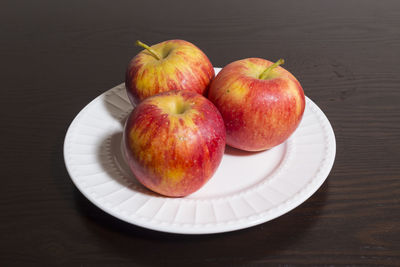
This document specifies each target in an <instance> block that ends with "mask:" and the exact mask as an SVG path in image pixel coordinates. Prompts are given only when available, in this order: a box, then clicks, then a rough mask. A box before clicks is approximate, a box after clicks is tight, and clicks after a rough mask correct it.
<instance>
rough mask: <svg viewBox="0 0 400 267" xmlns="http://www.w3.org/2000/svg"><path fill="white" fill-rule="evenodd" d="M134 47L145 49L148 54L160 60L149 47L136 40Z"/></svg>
mask: <svg viewBox="0 0 400 267" xmlns="http://www.w3.org/2000/svg"><path fill="white" fill-rule="evenodd" d="M135 45H137V46H140V47H143V48H144V49H146V50H147V51H149V53H150V54H152V56H154V57H155V58H156V59H158V60H160V59H161V57H160V56H159V55H158V54H157V53H156V51H154V50H153V49H152V48H151V47H150V46H148V45H147V44H144V43H142V42H141V41H139V40H137V41H136V43H135Z"/></svg>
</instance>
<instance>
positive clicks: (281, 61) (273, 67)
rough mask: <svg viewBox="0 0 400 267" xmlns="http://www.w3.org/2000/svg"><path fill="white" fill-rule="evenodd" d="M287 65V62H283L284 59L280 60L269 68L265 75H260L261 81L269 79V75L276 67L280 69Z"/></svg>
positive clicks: (264, 72)
mask: <svg viewBox="0 0 400 267" xmlns="http://www.w3.org/2000/svg"><path fill="white" fill-rule="evenodd" d="M284 63H285V60H283V59H282V58H281V59H279V60H278V61H277V62H275V63H274V64H272V65H271V66H269V67H268V68H266V69H265V70H264V71H263V73H261V75H260V77H259V78H260V79H262V80H264V79H267V78H268V75H269V74H270V72H271V71H272V70H273V69H275V68H276V67H278V66H279V65H282V64H284Z"/></svg>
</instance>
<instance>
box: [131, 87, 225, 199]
mask: <svg viewBox="0 0 400 267" xmlns="http://www.w3.org/2000/svg"><path fill="white" fill-rule="evenodd" d="M124 142H125V153H126V158H127V159H128V163H129V167H130V168H131V170H132V172H133V173H134V175H135V176H136V178H137V179H138V181H139V182H141V183H142V184H143V185H144V186H145V187H147V188H148V189H150V190H152V191H154V192H157V193H159V194H162V195H165V196H170V197H182V196H186V195H188V194H191V193H193V192H195V191H197V190H198V189H199V188H201V187H202V186H203V185H204V184H205V183H206V182H207V181H208V180H209V179H210V178H211V177H212V175H213V174H214V173H215V171H216V170H217V168H218V166H219V164H220V162H221V159H222V156H223V153H224V150H225V127H224V123H223V119H222V117H221V115H220V113H219V111H218V110H217V109H216V107H215V106H214V105H213V104H212V103H211V102H210V101H209V100H208V99H207V98H205V97H203V96H201V95H199V94H197V93H193V92H189V91H170V92H165V93H161V94H159V95H156V96H153V97H150V98H147V99H146V100H144V101H143V102H141V103H140V104H139V105H138V106H137V107H136V108H135V109H134V110H133V112H132V113H131V114H130V116H129V117H128V120H127V122H126V124H125V129H124Z"/></svg>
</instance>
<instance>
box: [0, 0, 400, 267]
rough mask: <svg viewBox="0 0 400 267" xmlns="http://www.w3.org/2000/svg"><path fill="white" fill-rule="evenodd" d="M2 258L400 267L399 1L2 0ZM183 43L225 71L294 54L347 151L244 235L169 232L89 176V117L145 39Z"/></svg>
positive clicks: (12, 261)
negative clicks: (85, 188) (101, 195)
mask: <svg viewBox="0 0 400 267" xmlns="http://www.w3.org/2000/svg"><path fill="white" fill-rule="evenodd" d="M0 33H1V39H0V59H1V61H0V62H1V63H0V73H1V80H0V81H1V85H0V88H1V89H0V90H1V91H0V92H1V97H0V114H1V116H0V118H1V121H0V122H1V138H0V147H1V149H0V156H1V157H0V158H1V183H0V266H32V265H33V266H59V265H63V266H124V265H127V266H264V265H282V266H297V265H318V266H323V265H329V266H339V265H349V266H354V265H360V266H371V265H378V266H385V265H387V266H400V164H399V160H400V142H399V140H400V105H399V103H400V2H399V1H371V0H349V1H343V0H338V1H325V0H322V1H311V0H304V1H286V0H284V1H265V0H264V1H236V0H231V1H212V0H202V1H192V2H189V1H187V2H184V1H176V0H170V1H161V0H153V1H127V0H124V1H123V0H119V1H105V0H97V1H94V0H91V1H89V0H82V1H77V0H70V1H50V0H48V1H44V0H38V1H27V0H21V1H8V0H6V1H2V2H1V5H0ZM174 38H180V39H185V40H188V41H191V42H193V43H195V44H196V45H198V46H199V47H200V48H201V49H202V50H203V51H204V52H205V53H206V54H207V55H208V56H209V58H210V59H211V61H212V63H213V64H214V66H219V67H223V66H225V65H226V64H228V63H229V62H231V61H234V60H237V59H241V58H246V57H262V58H266V59H270V60H276V59H278V58H281V57H282V58H284V59H285V60H286V62H287V63H286V64H285V68H287V69H288V70H290V71H291V72H292V73H293V74H294V75H295V76H296V77H297V78H298V79H299V80H300V82H301V83H302V85H303V87H304V90H305V93H306V95H307V96H309V97H310V98H311V99H312V100H313V101H315V103H317V105H318V106H319V107H320V108H321V109H322V110H323V111H324V112H325V114H326V115H327V117H328V118H329V120H330V122H331V124H332V126H333V129H334V131H335V135H336V141H337V156H336V160H335V164H334V166H333V169H332V171H331V173H330V175H329V177H328V179H327V181H326V182H325V183H324V184H323V186H322V187H321V188H320V189H319V190H318V191H317V192H316V193H315V194H314V195H313V196H312V197H311V198H310V199H308V200H307V201H306V202H305V203H303V204H302V205H301V206H299V207H298V208H296V209H294V210H293V211H291V212H289V213H287V214H285V215H283V216H281V217H279V218H277V219H275V220H273V221H270V222H267V223H264V224H261V225H259V226H255V227H252V228H249V229H245V230H241V231H235V232H231V233H224V234H215V235H203V236H188V235H173V234H166V233H159V232H155V231H150V230H146V229H142V228H139V227H136V226H132V225H130V224H127V223H124V222H122V221H119V220H117V219H115V218H113V217H111V216H109V215H107V214H105V213H104V212H102V211H101V210H99V209H98V208H96V207H95V206H93V205H92V204H91V203H89V201H88V200H86V199H85V198H84V197H83V196H82V195H81V194H80V193H79V192H78V190H77V189H76V188H75V187H74V185H73V184H72V182H71V180H70V178H69V176H68V173H67V171H66V169H65V165H64V161H63V150H62V149H63V141H64V137H65V133H66V130H67V127H68V126H69V124H70V123H71V121H72V119H73V118H74V116H75V115H76V114H77V113H78V112H79V111H80V110H81V109H82V108H83V107H84V106H85V105H86V104H87V103H88V102H89V101H91V100H92V99H93V98H95V97H96V96H98V95H99V94H101V93H102V92H104V91H106V90H108V89H109V88H111V87H113V86H115V85H117V84H119V83H121V82H122V81H123V79H124V72H125V68H126V66H127V64H128V62H129V60H130V58H131V57H133V56H134V55H135V54H136V53H137V52H138V51H139V49H138V48H136V47H134V45H133V43H134V41H135V40H136V39H141V40H142V41H145V42H147V43H157V42H160V41H163V40H166V39H174Z"/></svg>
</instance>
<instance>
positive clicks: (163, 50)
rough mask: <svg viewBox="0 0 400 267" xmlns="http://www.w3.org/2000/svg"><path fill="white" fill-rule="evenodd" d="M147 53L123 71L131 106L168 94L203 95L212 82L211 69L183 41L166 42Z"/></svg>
mask: <svg viewBox="0 0 400 267" xmlns="http://www.w3.org/2000/svg"><path fill="white" fill-rule="evenodd" d="M139 43H140V42H139ZM150 49H151V50H152V51H153V52H154V53H153V54H152V53H150V52H149V50H146V49H145V50H143V51H141V52H140V53H139V54H137V55H136V56H135V57H134V58H133V59H132V60H131V61H130V63H129V65H128V68H127V70H126V75H125V86H126V90H127V93H128V96H129V99H130V101H131V102H132V104H134V105H136V104H138V103H139V102H141V101H142V100H143V99H145V98H147V97H150V96H153V95H155V94H158V93H161V92H167V91H172V90H188V91H193V92H196V93H199V94H204V93H205V92H206V90H207V89H208V87H209V84H210V82H211V80H212V79H213V78H214V68H213V66H212V64H211V62H210V60H209V59H208V57H207V56H206V55H205V54H204V53H203V52H202V51H201V50H200V49H199V48H198V47H197V46H195V45H194V44H192V43H190V42H187V41H184V40H169V41H164V42H161V43H158V44H155V45H153V46H151V47H150Z"/></svg>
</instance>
